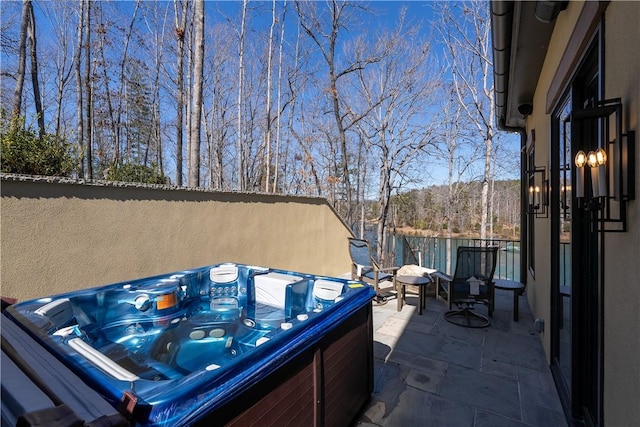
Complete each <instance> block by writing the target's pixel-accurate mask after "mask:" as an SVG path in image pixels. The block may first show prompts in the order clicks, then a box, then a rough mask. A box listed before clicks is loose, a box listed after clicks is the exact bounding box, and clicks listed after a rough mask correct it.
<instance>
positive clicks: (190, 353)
mask: <svg viewBox="0 0 640 427" xmlns="http://www.w3.org/2000/svg"><path fill="white" fill-rule="evenodd" d="M373 296H374V292H373V290H372V288H371V287H369V286H366V285H364V284H362V283H360V282H355V281H351V280H344V279H338V278H331V277H320V276H314V275H310V274H304V273H297V272H291V271H284V270H277V269H270V268H265V267H257V266H248V265H241V264H234V263H225V264H216V265H212V266H207V267H202V268H198V269H194V270H185V271H179V272H175V273H171V274H167V275H163V276H157V277H151V278H144V279H138V280H134V281H129V282H125V283H117V284H113V285H108V286H103V287H99V288H93V289H88V290H82V291H77V292H73V293H68V294H63V295H57V296H53V297H49V298H40V299H36V300H31V301H26V302H22V303H18V304H15V305H13V306H11V307H9V308H8V309H7V310H6V314H7V316H8V317H9V318H10V319H12V320H13V321H14V322H16V323H18V324H19V325H21V326H22V327H23V328H25V329H27V331H28V332H29V333H30V334H31V335H33V336H34V337H35V338H36V339H37V340H38V341H39V342H40V344H41V345H42V346H43V347H44V348H46V349H47V350H48V351H49V352H51V353H53V354H54V355H55V356H56V357H57V358H58V359H60V360H61V361H62V362H63V363H64V364H65V365H66V366H68V367H70V368H71V369H72V370H73V371H74V372H76V374H77V375H78V376H79V377H80V378H81V379H82V380H83V381H84V382H85V383H87V384H88V385H89V386H90V387H91V388H93V389H94V390H96V391H98V392H99V393H100V394H101V395H102V396H104V398H105V399H107V400H108V401H109V402H111V404H112V405H113V406H114V407H118V408H119V409H120V410H121V412H123V413H124V414H125V415H126V416H127V417H129V419H130V420H131V421H132V422H133V423H134V424H136V425H145V426H147V425H148V426H178V425H195V424H202V425H212V424H211V423H212V422H213V423H214V424H216V425H224V424H230V425H233V424H235V425H245V424H247V423H249V422H251V421H252V420H260V421H261V424H262V425H265V424H266V425H268V424H271V425H278V424H281V423H282V421H284V420H287V421H291V420H292V419H295V420H296V423H298V424H300V425H345V424H349V423H351V422H352V421H353V419H354V417H355V416H356V415H357V413H358V412H359V410H360V409H361V407H362V406H363V404H364V403H366V401H367V400H368V399H369V397H370V395H371V391H372V389H373V365H372V364H373V362H372V345H373V344H372V343H373V340H372V321H371V304H370V301H371V299H372V298H373Z"/></svg>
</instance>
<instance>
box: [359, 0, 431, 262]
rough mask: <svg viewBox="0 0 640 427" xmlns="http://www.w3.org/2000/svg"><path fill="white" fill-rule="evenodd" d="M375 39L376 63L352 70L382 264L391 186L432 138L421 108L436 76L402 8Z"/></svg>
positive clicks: (396, 185)
mask: <svg viewBox="0 0 640 427" xmlns="http://www.w3.org/2000/svg"><path fill="white" fill-rule="evenodd" d="M376 44H377V46H378V47H379V48H380V49H381V51H380V53H379V58H380V60H379V63H377V64H375V65H372V66H371V67H368V68H366V69H365V68H361V69H358V70H357V75H358V81H359V89H360V94H361V96H362V98H363V99H364V103H363V105H362V110H361V111H360V112H359V114H360V115H361V116H362V117H363V120H362V123H361V125H362V127H363V128H365V129H366V132H367V135H366V137H365V138H363V140H364V142H365V143H367V145H368V147H369V152H370V154H371V155H372V156H373V160H372V162H373V165H375V167H377V168H378V192H377V194H378V211H377V243H378V246H377V250H378V259H379V260H380V261H381V262H382V263H383V264H384V263H385V261H386V260H385V258H386V254H385V253H384V248H385V247H386V241H387V227H388V224H389V214H390V207H391V195H392V192H393V191H394V190H396V191H397V190H398V189H400V188H401V186H402V185H403V183H405V182H407V181H408V180H410V179H411V177H410V174H409V169H410V167H411V165H412V161H414V160H415V159H416V157H417V156H418V155H420V154H422V153H424V150H425V149H426V147H427V146H428V145H430V144H432V143H433V137H434V134H435V130H436V125H437V118H438V116H437V115H433V116H432V118H431V119H430V120H425V119H424V111H425V110H427V108H428V106H429V100H430V98H433V94H434V89H435V88H436V83H435V82H436V81H437V79H436V76H429V75H427V74H426V72H425V69H426V67H425V63H427V60H428V55H429V51H430V46H429V45H428V44H427V43H425V42H423V41H421V40H420V38H419V27H418V26H407V25H405V13H404V11H403V12H402V13H401V14H400V18H399V21H398V23H397V26H396V29H395V30H394V31H393V32H391V31H387V32H383V33H382V34H381V35H379V36H378V39H377V40H376Z"/></svg>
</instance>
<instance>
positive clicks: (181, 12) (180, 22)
mask: <svg viewBox="0 0 640 427" xmlns="http://www.w3.org/2000/svg"><path fill="white" fill-rule="evenodd" d="M173 5H174V12H175V28H176V40H177V42H178V51H177V67H176V74H177V81H176V86H177V91H176V93H177V98H178V102H177V107H176V109H177V114H176V185H178V186H180V185H182V141H183V135H182V129H183V124H184V117H183V114H184V104H185V96H184V41H185V35H186V31H187V12H188V10H189V2H188V1H186V0H174V2H173ZM178 5H181V6H182V8H181V9H179V7H178Z"/></svg>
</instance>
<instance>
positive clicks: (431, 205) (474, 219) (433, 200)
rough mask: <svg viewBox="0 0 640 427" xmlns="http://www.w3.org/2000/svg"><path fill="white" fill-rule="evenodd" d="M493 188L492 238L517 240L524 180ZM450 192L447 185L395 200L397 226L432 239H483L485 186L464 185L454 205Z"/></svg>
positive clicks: (491, 200)
mask: <svg viewBox="0 0 640 427" xmlns="http://www.w3.org/2000/svg"><path fill="white" fill-rule="evenodd" d="M490 187H491V190H490V195H489V200H490V211H491V215H490V218H491V222H490V229H489V232H488V234H489V237H505V238H517V237H518V236H519V235H520V181H518V180H504V181H495V182H492V183H491V185H490ZM448 191H449V189H448V187H447V186H446V185H440V186H431V187H428V188H423V189H419V190H411V191H407V192H404V193H402V194H400V195H398V196H395V197H393V200H392V206H393V211H394V214H395V218H394V224H393V227H396V228H399V229H403V231H404V232H408V233H415V234H426V235H430V236H447V235H449V231H450V232H451V235H453V236H479V234H480V224H481V217H480V212H481V198H482V196H481V193H482V186H481V184H480V183H478V182H466V183H461V186H460V191H459V193H458V195H457V197H456V198H455V199H454V200H453V202H451V201H450V200H449V197H448ZM449 228H450V229H449Z"/></svg>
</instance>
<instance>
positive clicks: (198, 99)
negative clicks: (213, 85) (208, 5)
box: [188, 0, 204, 187]
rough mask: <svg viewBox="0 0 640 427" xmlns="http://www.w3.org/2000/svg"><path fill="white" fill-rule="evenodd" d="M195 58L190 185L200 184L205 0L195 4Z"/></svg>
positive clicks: (199, 0) (190, 136) (197, 1)
mask: <svg viewBox="0 0 640 427" xmlns="http://www.w3.org/2000/svg"><path fill="white" fill-rule="evenodd" d="M194 24H195V25H194V29H195V58H194V64H193V94H192V96H193V101H192V103H191V128H190V131H189V173H188V175H189V187H198V186H199V185H200V129H201V123H202V122H201V119H202V99H203V97H202V79H203V65H204V0H195V4H194Z"/></svg>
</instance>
